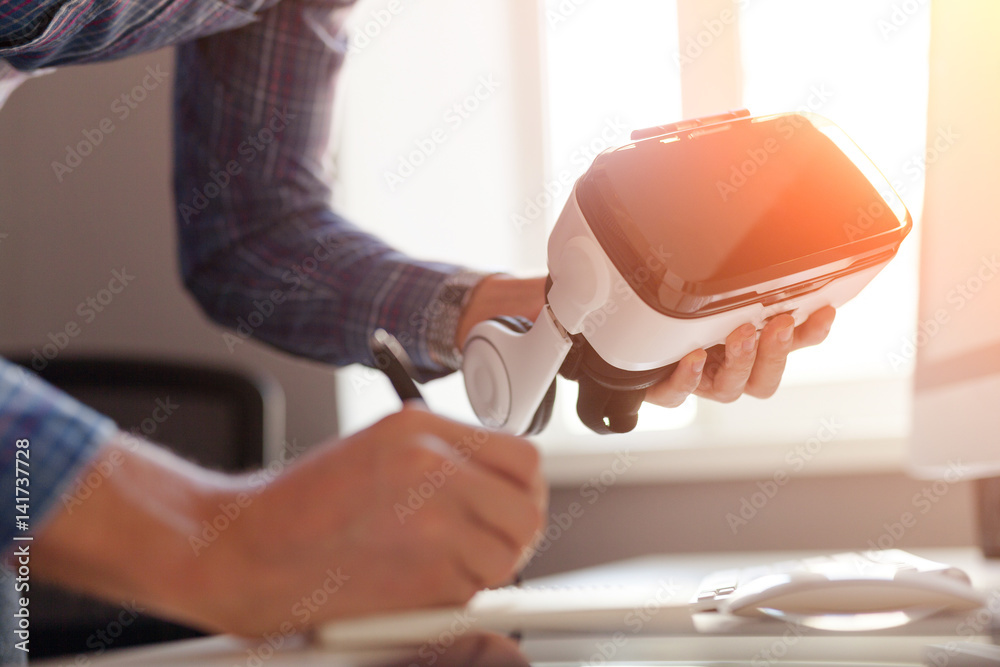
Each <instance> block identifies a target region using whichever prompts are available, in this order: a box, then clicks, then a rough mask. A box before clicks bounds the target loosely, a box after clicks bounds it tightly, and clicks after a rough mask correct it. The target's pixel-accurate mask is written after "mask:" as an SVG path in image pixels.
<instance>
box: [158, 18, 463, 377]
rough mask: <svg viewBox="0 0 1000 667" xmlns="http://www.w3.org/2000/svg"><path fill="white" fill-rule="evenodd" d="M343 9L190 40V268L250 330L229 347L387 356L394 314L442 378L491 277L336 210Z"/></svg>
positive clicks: (201, 293) (210, 295) (184, 223)
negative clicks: (378, 346)
mask: <svg viewBox="0 0 1000 667" xmlns="http://www.w3.org/2000/svg"><path fill="white" fill-rule="evenodd" d="M335 7H336V3H329V2H323V3H310V2H307V1H300V0H289V1H288V2H282V3H281V4H280V5H278V6H276V7H274V8H273V9H271V10H270V11H268V12H266V13H265V14H264V15H263V17H262V21H261V22H260V23H259V24H255V25H252V26H248V27H247V28H244V29H242V30H239V31H235V32H232V33H225V34H221V35H216V36H213V37H212V38H211V39H208V40H203V41H201V42H199V43H197V44H191V45H188V46H185V47H182V48H181V49H179V50H178V66H177V69H178V71H179V72H180V71H182V72H184V76H183V77H179V78H178V81H177V87H176V91H175V95H176V98H175V104H176V112H175V122H176V127H175V142H176V145H177V150H176V163H175V192H176V197H177V206H178V210H177V217H178V223H179V227H180V235H181V252H182V257H181V268H182V272H183V274H184V280H185V283H186V284H187V286H188V288H189V289H190V290H191V292H192V293H193V294H194V295H195V296H196V298H197V299H198V302H199V303H200V304H201V306H202V307H203V308H204V309H205V311H206V313H207V314H208V315H209V316H210V317H212V318H213V319H214V320H216V321H217V322H219V323H221V324H223V325H225V326H227V327H229V328H231V329H235V333H229V334H226V335H224V336H222V337H220V347H221V346H223V345H225V346H226V347H227V348H228V350H229V351H233V350H234V349H236V348H237V347H238V346H239V345H240V344H241V343H243V342H244V341H245V339H246V338H249V337H250V336H253V337H254V338H257V339H260V340H263V341H265V342H268V343H270V344H272V345H275V346H277V347H280V348H282V349H284V350H287V351H290V352H292V353H295V354H299V355H302V356H306V357H310V358H313V359H318V360H321V361H325V362H329V363H333V364H337V365H345V364H349V363H355V362H361V363H369V364H371V363H373V360H372V359H371V355H370V352H369V349H368V339H369V336H370V334H371V332H372V331H373V330H374V329H375V328H378V327H381V328H384V329H386V330H388V331H390V332H391V333H393V334H395V335H396V336H397V338H399V339H400V342H402V343H403V345H404V347H406V348H407V350H408V352H409V353H410V355H411V356H412V357H413V359H414V361H415V363H416V364H417V365H418V366H419V367H420V368H421V369H422V370H423V371H424V372H425V376H426V377H433V376H436V375H440V374H443V373H445V372H447V371H449V370H451V368H453V367H454V365H455V364H454V360H453V359H448V358H445V357H448V356H449V355H450V353H451V351H452V345H451V344H452V342H453V340H454V338H455V331H454V329H455V326H456V325H457V321H458V317H457V315H455V314H454V313H457V311H458V309H459V308H460V307H461V306H462V305H463V304H464V298H463V295H464V294H465V293H467V288H468V287H470V286H472V285H473V284H474V283H475V282H476V281H478V280H479V278H480V276H479V275H469V274H468V273H466V272H464V271H463V269H462V267H459V266H455V265H452V264H445V263H439V262H426V261H418V260H416V259H414V258H411V257H407V256H405V255H403V254H401V253H399V252H396V251H395V250H394V249H392V248H391V247H390V246H388V245H387V244H385V243H384V242H382V241H380V240H379V239H377V238H375V237H373V236H372V235H370V234H366V233H365V232H363V231H362V230H360V229H358V228H356V227H354V226H353V225H352V224H350V223H349V222H348V221H346V220H345V219H344V218H343V217H341V216H339V215H338V214H337V213H336V212H334V211H333V210H332V208H331V200H332V193H331V190H330V181H331V178H330V175H329V174H327V173H326V172H325V171H324V169H323V163H324V160H325V159H326V151H327V144H328V135H329V132H330V127H331V116H332V110H333V96H334V90H335V85H336V79H337V74H338V72H339V69H340V65H341V61H342V59H343V53H342V52H340V51H338V50H337V49H336V48H333V45H334V44H335V43H336V40H337V39H338V36H339V35H340V30H341V26H342V22H343V20H344V16H345V13H344V12H343V11H341V10H337V9H335ZM260 54H268V57H267V58H262V57H261V55H260ZM409 222H411V221H407V220H401V221H400V223H409ZM449 312H451V313H452V314H453V316H452V317H451V318H450V321H446V320H449V317H448V315H447V313H449ZM449 327H450V328H449ZM445 330H447V331H445ZM443 348H448V349H447V350H444V349H443Z"/></svg>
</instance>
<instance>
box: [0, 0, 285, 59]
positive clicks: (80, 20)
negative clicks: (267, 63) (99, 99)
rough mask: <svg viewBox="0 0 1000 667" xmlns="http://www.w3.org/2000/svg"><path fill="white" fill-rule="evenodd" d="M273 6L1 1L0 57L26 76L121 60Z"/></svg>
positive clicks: (161, 0) (237, 0)
mask: <svg viewBox="0 0 1000 667" xmlns="http://www.w3.org/2000/svg"><path fill="white" fill-rule="evenodd" d="M275 2H277V0H229V1H228V2H217V1H216V0H156V1H154V2H138V1H136V0H93V1H92V2H80V3H68V2H65V1H63V0H47V1H41V2H21V3H18V2H14V3H6V4H5V3H3V2H0V58H3V59H5V60H7V61H8V62H9V63H10V64H11V65H12V66H13V67H15V68H17V69H19V70H22V71H28V72H30V71H35V70H38V69H41V68H45V67H56V66H59V65H70V64H80V63H90V62H97V61H103V60H111V59H115V58H122V57H125V56H129V55H133V54H136V53H142V52H148V51H153V50H156V49H159V48H163V47H165V46H172V45H176V44H180V43H183V42H187V41H191V40H194V39H197V38H199V37H204V36H206V35H211V34H213V33H216V32H219V31H223V30H232V29H234V28H237V27H240V26H243V25H246V24H248V23H250V22H252V21H253V20H254V12H257V11H261V10H262V9H264V8H266V7H269V6H270V5H273V4H274V3H275Z"/></svg>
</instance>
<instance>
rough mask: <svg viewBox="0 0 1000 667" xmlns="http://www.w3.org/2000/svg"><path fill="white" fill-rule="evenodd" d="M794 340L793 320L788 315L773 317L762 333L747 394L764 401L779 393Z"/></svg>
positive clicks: (747, 385)
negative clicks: (776, 392) (779, 386)
mask: <svg viewBox="0 0 1000 667" xmlns="http://www.w3.org/2000/svg"><path fill="white" fill-rule="evenodd" d="M794 338H795V320H794V319H793V318H792V316H791V315H788V314H784V315H778V316H777V317H774V318H773V319H771V321H769V322H768V323H767V325H766V326H765V327H764V328H763V329H762V330H761V332H760V340H759V341H758V343H757V358H756V360H755V361H754V365H753V370H752V371H751V373H750V378H749V379H748V380H747V384H746V389H745V391H746V393H747V394H750V395H751V396H755V397H756V398H767V397H769V396H771V395H773V394H774V392H775V391H777V390H778V385H779V384H780V383H781V376H782V375H783V374H784V372H785V363H786V361H787V360H788V353H789V352H791V351H792V344H793V340H794Z"/></svg>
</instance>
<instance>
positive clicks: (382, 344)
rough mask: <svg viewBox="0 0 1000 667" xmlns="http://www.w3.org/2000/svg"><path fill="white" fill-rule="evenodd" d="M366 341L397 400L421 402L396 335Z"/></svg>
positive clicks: (517, 578) (379, 333)
mask: <svg viewBox="0 0 1000 667" xmlns="http://www.w3.org/2000/svg"><path fill="white" fill-rule="evenodd" d="M368 343H369V346H370V347H371V351H372V355H373V356H374V357H375V365H376V367H378V369H379V370H381V371H382V372H383V373H384V374H385V376H386V377H387V378H389V382H391V383H392V388H393V389H394V390H395V391H396V395H397V396H399V400H401V401H403V402H404V403H405V402H406V401H409V400H414V399H415V400H418V401H421V402H423V401H424V397H423V395H422V394H421V393H420V389H419V388H417V384H416V382H414V381H413V378H414V377H415V376H416V374H417V371H416V367H414V365H413V362H412V361H410V355H408V354H407V353H406V350H405V349H403V346H402V345H401V344H400V342H399V341H398V340H396V337H395V336H393V335H392V334H391V333H389V332H388V331H386V330H385V329H376V330H375V332H374V333H373V334H372V335H371V338H370V339H369V342H368ZM521 581H522V579H521V573H520V572H516V573H515V574H514V580H513V581H512V582H511V585H512V586H514V587H515V588H520V587H521ZM511 637H512V638H514V639H517V640H520V633H517V632H515V633H511Z"/></svg>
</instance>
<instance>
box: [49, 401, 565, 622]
mask: <svg viewBox="0 0 1000 667" xmlns="http://www.w3.org/2000/svg"><path fill="white" fill-rule="evenodd" d="M102 462H103V463H104V464H105V465H103V467H102V469H104V470H108V469H111V470H112V472H111V473H110V474H109V475H107V476H106V479H105V480H104V481H103V483H102V484H101V485H100V486H98V487H97V488H96V489H94V492H93V494H92V495H91V496H90V497H89V498H88V499H87V500H85V501H84V502H83V503H82V504H81V505H80V506H79V507H76V508H75V509H74V510H73V511H72V513H71V512H69V511H66V510H60V511H57V512H56V513H55V516H54V518H52V519H51V520H50V521H49V522H48V524H47V525H46V526H45V527H44V529H43V531H42V533H41V534H40V535H39V536H38V537H37V540H36V551H35V554H34V555H35V559H34V561H33V563H34V564H35V566H36V571H37V572H38V573H39V574H40V575H43V576H46V577H47V578H49V579H54V580H55V581H57V582H61V583H63V584H65V585H67V586H70V587H73V588H76V589H78V590H83V591H85V592H89V593H91V594H96V595H99V596H102V597H105V598H108V599H111V600H115V601H120V600H123V599H124V600H135V601H136V603H137V604H138V605H139V606H141V607H144V608H146V609H148V610H149V611H150V612H152V613H156V614H159V615H162V616H165V617H167V618H172V619H176V620H178V621H181V622H185V623H188V624H192V625H195V626H197V627H201V628H204V629H207V630H212V631H223V632H232V633H237V634H242V635H260V634H261V633H264V632H282V633H290V632H292V631H296V632H298V631H302V630H305V629H307V628H310V627H313V626H315V625H317V624H319V623H322V622H324V621H328V620H331V619H336V618H343V617H350V616H356V615H360V614H367V613H377V612H385V611H390V610H397V609H410V608H417V607H426V606H432V605H449V604H461V603H464V602H465V601H467V600H468V599H469V598H470V597H471V596H472V594H473V593H475V592H476V591H477V590H479V589H481V588H483V587H486V586H496V585H500V584H504V583H506V582H507V581H508V580H510V578H511V577H512V575H513V574H514V573H515V571H516V567H517V565H518V564H519V561H520V559H521V556H522V553H523V552H525V550H526V548H527V547H529V546H530V545H531V543H532V540H533V538H534V536H535V535H536V534H537V533H538V532H539V531H540V529H541V527H542V521H543V516H544V515H545V507H546V498H547V490H546V487H545V484H544V482H543V480H542V478H541V475H540V472H539V457H538V453H537V451H536V450H535V449H534V447H533V446H532V445H531V444H530V443H528V442H527V441H525V440H523V439H521V438H517V437H513V436H508V435H504V434H499V433H493V432H489V431H486V430H484V429H475V428H472V427H469V426H466V425H463V424H459V423H457V422H453V421H449V420H446V419H443V418H440V417H437V416H434V415H432V414H430V413H428V412H426V411H424V410H422V409H419V408H416V407H412V406H411V407H406V408H404V409H403V410H402V411H400V412H399V413H396V414H394V415H391V416H389V417H387V418H385V419H383V420H382V421H380V422H378V423H377V424H375V425H374V426H372V427H370V428H368V429H366V430H364V431H361V432H359V433H357V434H355V435H353V436H350V437H348V438H345V439H343V440H340V441H331V442H328V443H324V444H322V445H320V446H318V447H316V448H314V449H313V450H311V451H310V452H309V453H308V454H306V455H305V456H303V458H302V459H300V460H298V461H295V462H293V463H291V464H290V465H289V466H288V468H287V469H286V470H284V471H282V472H281V473H280V474H278V475H277V476H276V477H273V478H268V477H264V476H261V474H260V473H258V474H257V475H250V476H247V477H239V478H233V477H228V476H224V475H219V474H214V473H208V472H207V471H204V470H201V469H199V468H197V467H195V466H193V465H191V464H189V463H187V462H185V461H182V460H180V459H177V458H176V457H174V456H172V455H169V454H167V453H166V452H163V451H161V450H158V449H157V448H155V447H153V446H150V445H148V444H146V443H141V442H136V441H135V440H134V439H132V440H131V441H129V439H128V438H127V436H124V437H123V438H121V439H120V440H119V441H118V442H115V443H111V444H110V445H107V446H105V448H104V450H103V451H102V453H101V455H100V456H99V457H98V459H97V460H96V461H95V462H94V463H93V464H92V469H96V467H97V466H100V465H101V464H102ZM112 462H113V463H112ZM108 464H111V468H108ZM89 472H90V470H89V469H88V470H86V471H84V478H85V479H89V478H87V477H86V475H87V474H88V473H89ZM220 517H225V520H222V519H221V518H220ZM206 526H214V527H215V532H214V533H207V532H206V528H205V527H206ZM206 535H209V539H206ZM193 538H194V539H193ZM199 539H200V540H201V542H198V541H197V540H199Z"/></svg>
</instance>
